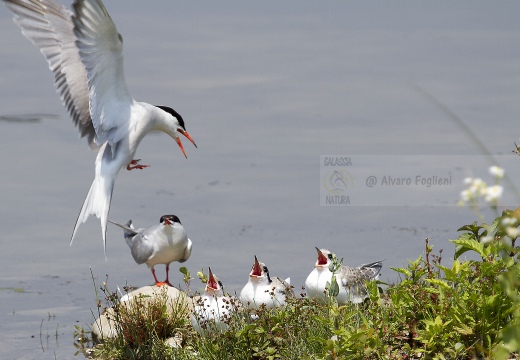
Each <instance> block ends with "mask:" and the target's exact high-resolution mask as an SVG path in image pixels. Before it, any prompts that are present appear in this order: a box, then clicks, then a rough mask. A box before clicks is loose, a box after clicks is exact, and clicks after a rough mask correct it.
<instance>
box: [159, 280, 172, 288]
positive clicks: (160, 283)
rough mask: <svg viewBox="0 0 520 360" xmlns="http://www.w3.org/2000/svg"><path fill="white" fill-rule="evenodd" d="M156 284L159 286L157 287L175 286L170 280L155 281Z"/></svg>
mask: <svg viewBox="0 0 520 360" xmlns="http://www.w3.org/2000/svg"><path fill="white" fill-rule="evenodd" d="M155 286H157V287H160V286H170V287H173V285H172V284H170V282H169V281H161V282H155Z"/></svg>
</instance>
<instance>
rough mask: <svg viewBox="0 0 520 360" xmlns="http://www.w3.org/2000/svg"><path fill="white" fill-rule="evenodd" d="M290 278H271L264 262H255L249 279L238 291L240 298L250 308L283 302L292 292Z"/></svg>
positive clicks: (268, 306) (276, 304)
mask: <svg viewBox="0 0 520 360" xmlns="http://www.w3.org/2000/svg"><path fill="white" fill-rule="evenodd" d="M290 283H291V279H290V278H287V279H285V280H282V279H280V278H279V277H276V276H275V277H273V278H271V277H270V275H269V269H267V266H265V264H264V263H261V262H258V259H257V258H256V256H255V263H254V264H253V267H252V269H251V272H250V273H249V281H248V282H247V284H246V285H245V286H244V288H243V289H242V291H241V292H240V300H241V301H242V303H243V305H244V306H245V307H247V308H250V309H258V308H259V307H260V306H261V305H262V304H265V306H266V307H267V308H268V309H269V308H273V307H276V306H281V305H284V304H285V297H286V296H287V295H290V294H292V293H293V292H292V288H291V285H290Z"/></svg>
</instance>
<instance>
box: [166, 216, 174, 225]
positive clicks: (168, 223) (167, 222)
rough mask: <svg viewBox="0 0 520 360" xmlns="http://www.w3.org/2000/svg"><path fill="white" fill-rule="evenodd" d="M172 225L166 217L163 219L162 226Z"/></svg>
mask: <svg viewBox="0 0 520 360" xmlns="http://www.w3.org/2000/svg"><path fill="white" fill-rule="evenodd" d="M171 224H173V223H172V222H171V221H170V219H168V218H167V217H165V218H164V225H171Z"/></svg>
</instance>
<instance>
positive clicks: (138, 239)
mask: <svg viewBox="0 0 520 360" xmlns="http://www.w3.org/2000/svg"><path fill="white" fill-rule="evenodd" d="M130 250H131V253H132V257H133V258H134V260H135V262H136V263H138V264H144V263H145V262H147V261H148V259H150V256H152V255H153V247H152V246H150V245H149V244H148V242H147V241H146V237H145V236H143V234H142V233H141V234H140V235H139V236H135V237H134V238H133V241H132V244H131V245H130Z"/></svg>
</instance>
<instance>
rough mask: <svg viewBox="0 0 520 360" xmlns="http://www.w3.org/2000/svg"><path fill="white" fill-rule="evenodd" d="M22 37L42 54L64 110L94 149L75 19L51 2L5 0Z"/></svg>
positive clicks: (87, 95)
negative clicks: (75, 31) (77, 44)
mask: <svg viewBox="0 0 520 360" xmlns="http://www.w3.org/2000/svg"><path fill="white" fill-rule="evenodd" d="M4 2H5V4H6V6H7V7H8V8H9V9H10V10H11V11H12V12H13V14H14V22H15V23H16V24H17V25H18V26H19V27H20V28H21V29H22V34H23V35H24V36H25V37H26V38H28V39H29V40H30V41H31V42H32V43H33V44H34V45H36V46H37V47H38V48H39V49H40V51H41V52H42V53H43V55H44V56H45V58H46V59H47V62H48V63H49V68H50V69H51V70H52V72H53V73H54V84H55V86H56V90H57V92H58V94H59V95H60V97H61V99H62V101H63V104H64V106H65V108H66V109H67V111H68V113H69V115H70V116H71V117H72V120H73V121H74V124H75V125H76V126H77V127H78V129H79V132H80V134H81V137H85V136H86V137H87V140H88V143H89V145H90V146H91V147H92V148H96V147H97V145H96V144H95V143H94V138H95V136H96V132H95V129H94V126H93V124H92V118H91V116H90V110H89V90H88V82H87V71H86V69H85V66H84V65H83V62H82V61H81V58H80V54H79V50H78V48H77V46H76V44H75V42H76V40H77V38H76V35H75V34H74V30H73V29H74V24H73V18H74V15H73V14H72V13H71V12H70V11H69V10H68V9H67V8H65V7H64V6H62V5H59V4H57V3H55V2H54V1H52V0H4Z"/></svg>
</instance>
